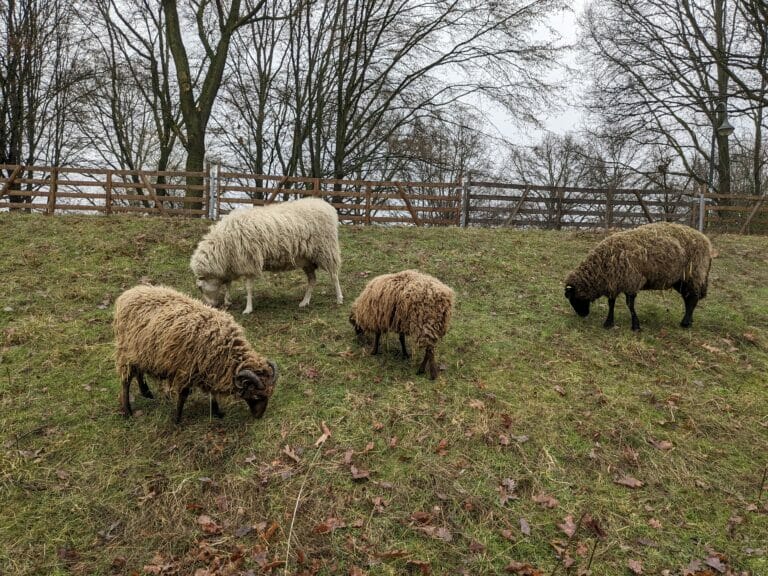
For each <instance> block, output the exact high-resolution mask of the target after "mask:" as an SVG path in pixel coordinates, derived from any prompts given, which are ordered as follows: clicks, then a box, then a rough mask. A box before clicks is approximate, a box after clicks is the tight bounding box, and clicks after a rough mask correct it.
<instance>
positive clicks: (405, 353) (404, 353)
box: [400, 332, 411, 359]
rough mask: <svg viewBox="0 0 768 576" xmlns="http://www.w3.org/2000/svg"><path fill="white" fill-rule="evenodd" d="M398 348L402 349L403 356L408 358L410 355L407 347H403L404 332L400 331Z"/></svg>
mask: <svg viewBox="0 0 768 576" xmlns="http://www.w3.org/2000/svg"><path fill="white" fill-rule="evenodd" d="M400 348H401V349H402V351H403V358H406V359H407V358H410V357H411V355H410V354H408V348H406V347H405V332H400Z"/></svg>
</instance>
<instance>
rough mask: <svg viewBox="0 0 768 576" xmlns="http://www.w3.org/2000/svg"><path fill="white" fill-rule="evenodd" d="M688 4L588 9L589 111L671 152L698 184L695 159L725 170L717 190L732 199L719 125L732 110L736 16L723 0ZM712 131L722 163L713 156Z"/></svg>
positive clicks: (669, 0)
mask: <svg viewBox="0 0 768 576" xmlns="http://www.w3.org/2000/svg"><path fill="white" fill-rule="evenodd" d="M686 4H687V3H685V2H683V3H681V2H677V1H675V0H638V1H631V0H610V1H608V2H604V3H599V4H598V3H593V4H591V5H590V6H589V8H588V10H587V11H586V13H585V16H584V19H583V30H584V47H585V49H586V51H587V53H588V54H589V55H590V57H591V59H590V68H591V70H592V71H593V86H594V87H593V89H592V91H591V100H590V103H589V107H590V109H591V110H592V111H593V112H595V113H597V114H599V115H600V116H601V117H602V118H603V119H604V120H605V122H606V123H607V124H612V125H617V126H621V128H622V129H623V130H624V131H626V132H628V133H631V134H632V135H633V137H634V138H635V139H637V141H638V142H640V143H642V144H648V145H655V144H664V145H666V146H668V147H669V148H671V149H672V150H674V152H675V153H676V156H677V159H678V161H679V162H681V163H682V164H683V165H684V166H685V169H686V171H687V172H688V173H689V174H691V175H693V176H696V177H697V178H701V177H702V176H701V175H699V174H697V173H696V171H695V170H694V169H693V159H694V158H695V156H696V155H699V156H702V157H704V158H706V159H708V162H710V163H714V165H717V166H718V168H719V170H718V190H719V191H720V192H722V193H728V192H730V166H729V164H730V156H729V148H728V136H727V135H725V134H721V133H719V132H718V131H717V127H718V126H720V125H721V124H722V122H723V120H724V118H725V114H726V110H727V109H728V102H729V99H728V98H729V94H730V93H729V87H728V78H729V76H728V73H727V70H728V68H729V66H730V65H731V61H730V58H731V54H732V47H733V44H734V42H735V41H736V34H735V31H734V24H733V23H734V12H733V11H732V10H731V11H727V6H726V3H725V0H712V2H711V3H709V4H706V5H705V4H704V3H697V4H696V5H695V6H692V5H686ZM707 46H711V47H712V51H711V52H710V51H709V50H708V49H707ZM713 132H714V133H715V134H717V152H716V154H717V158H718V160H717V161H716V160H715V159H714V158H711V157H710V150H709V148H710V146H709V144H710V142H711V141H712V134H713ZM691 152H693V154H692V153H691Z"/></svg>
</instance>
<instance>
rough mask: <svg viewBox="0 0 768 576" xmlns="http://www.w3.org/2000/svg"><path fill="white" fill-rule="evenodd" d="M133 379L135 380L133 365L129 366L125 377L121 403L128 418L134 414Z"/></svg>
mask: <svg viewBox="0 0 768 576" xmlns="http://www.w3.org/2000/svg"><path fill="white" fill-rule="evenodd" d="M131 380H133V366H131V367H129V368H128V370H127V374H126V375H125V376H124V377H123V382H122V385H123V390H122V394H121V395H120V405H121V406H122V410H123V416H125V417H126V418H127V417H128V416H132V415H133V410H132V409H131V396H130V394H131Z"/></svg>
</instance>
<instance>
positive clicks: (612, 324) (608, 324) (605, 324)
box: [603, 322, 614, 328]
mask: <svg viewBox="0 0 768 576" xmlns="http://www.w3.org/2000/svg"><path fill="white" fill-rule="evenodd" d="M613 326H614V323H613V322H603V328H613Z"/></svg>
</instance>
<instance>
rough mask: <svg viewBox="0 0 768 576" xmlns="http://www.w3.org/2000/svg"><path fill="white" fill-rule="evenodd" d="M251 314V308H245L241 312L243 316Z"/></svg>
mask: <svg viewBox="0 0 768 576" xmlns="http://www.w3.org/2000/svg"><path fill="white" fill-rule="evenodd" d="M252 312H253V308H246V309H245V310H243V314H251V313H252Z"/></svg>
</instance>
